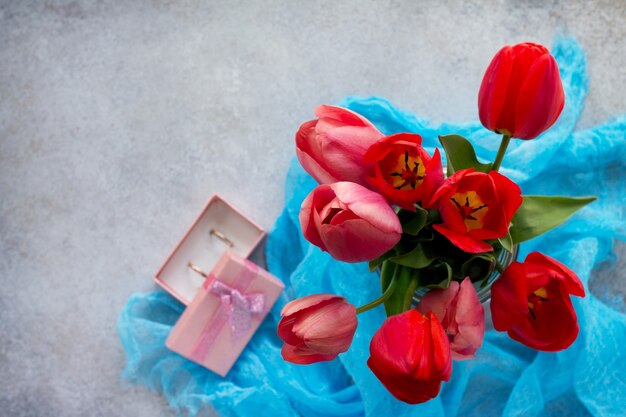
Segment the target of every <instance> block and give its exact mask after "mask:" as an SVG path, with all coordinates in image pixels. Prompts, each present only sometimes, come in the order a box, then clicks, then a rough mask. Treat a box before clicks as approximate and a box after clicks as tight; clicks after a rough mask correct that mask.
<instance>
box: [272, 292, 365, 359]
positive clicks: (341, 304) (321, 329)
mask: <svg viewBox="0 0 626 417" xmlns="http://www.w3.org/2000/svg"><path fill="white" fill-rule="evenodd" d="M280 314H281V316H283V318H282V319H281V320H280V323H278V336H279V337H280V338H281V339H282V340H283V341H284V342H285V344H284V345H283V348H282V351H281V353H282V356H283V359H285V360H286V361H287V362H292V363H298V364H303V365H304V364H310V363H314V362H321V361H330V360H333V359H335V358H336V357H337V355H338V354H339V353H341V352H345V351H346V350H348V348H349V347H350V344H351V343H352V338H353V337H354V332H355V331H356V326H357V319H356V308H355V307H354V306H353V305H352V304H349V303H348V302H347V301H346V299H345V298H343V297H339V296H337V295H333V294H314V295H309V296H307V297H302V298H297V299H295V300H293V301H291V302H290V303H287V305H285V307H284V308H283V310H282V311H281V312H280Z"/></svg>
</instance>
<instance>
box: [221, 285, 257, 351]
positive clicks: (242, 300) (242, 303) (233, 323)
mask: <svg viewBox="0 0 626 417" xmlns="http://www.w3.org/2000/svg"><path fill="white" fill-rule="evenodd" d="M209 291H210V292H211V294H214V295H216V296H218V297H219V298H220V301H221V308H222V309H224V311H225V312H226V314H227V315H228V317H229V321H230V328H231V330H232V332H231V335H232V339H233V340H234V341H235V340H237V339H239V338H240V337H241V336H243V335H244V334H245V333H246V332H247V331H248V329H250V326H251V324H252V316H254V315H261V314H262V313H263V309H264V307H265V296H264V295H263V294H262V293H248V294H245V293H242V292H241V291H239V290H238V289H236V288H234V287H231V286H230V285H228V284H226V283H224V282H223V281H220V280H218V279H214V280H213V282H212V283H211V285H210V286H209Z"/></svg>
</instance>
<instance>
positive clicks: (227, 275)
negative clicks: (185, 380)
mask: <svg viewBox="0 0 626 417" xmlns="http://www.w3.org/2000/svg"><path fill="white" fill-rule="evenodd" d="M264 235H265V231H264V230H263V229H262V228H261V227H260V226H258V225H257V224H256V223H254V222H253V221H252V220H250V219H249V218H248V217H247V216H245V215H244V214H242V213H241V212H240V211H239V210H237V209H236V208H234V207H233V206H232V205H230V204H229V203H227V202H226V201H225V200H223V199H222V198H221V197H219V196H217V195H214V196H213V197H211V198H210V199H209V201H208V203H207V205H206V206H205V207H204V209H203V210H202V212H201V213H200V215H199V216H198V217H197V219H196V220H195V221H194V223H193V224H192V226H191V228H190V229H189V230H188V231H187V233H186V234H185V235H184V236H183V238H182V239H181V240H180V242H179V243H178V244H177V245H176V247H175V248H174V250H173V251H172V253H171V254H170V255H169V256H168V258H167V259H166V261H165V262H164V264H163V266H161V268H160V269H159V271H158V272H157V274H156V276H155V280H156V282H157V284H159V285H160V286H161V287H163V288H164V289H165V290H166V291H168V292H169V293H170V294H172V295H173V296H174V297H176V298H177V299H178V300H180V301H181V302H182V303H183V304H185V305H187V308H186V309H185V311H184V312H183V314H182V316H181V317H180V319H179V320H178V322H177V323H176V325H175V326H174V328H173V329H172V332H171V333H170V335H169V337H168V339H167V342H166V345H167V347H168V348H169V349H171V350H173V351H175V352H177V353H179V354H181V355H182V356H184V357H186V358H188V359H190V360H193V361H194V362H196V363H199V364H201V365H203V366H205V367H207V368H208V369H211V370H212V371H214V372H216V373H218V374H219V375H222V376H225V375H226V373H228V371H229V370H230V368H231V367H232V365H233V364H234V363H235V361H236V360H237V358H238V357H239V355H240V353H241V352H242V351H243V349H244V348H245V346H246V344H247V343H248V341H249V340H250V338H251V337H252V336H253V335H254V332H255V331H256V330H257V328H258V327H259V325H260V324H261V322H262V321H263V319H264V318H265V316H266V315H267V313H268V312H269V310H270V309H271V308H272V306H273V305H274V303H275V302H276V300H277V299H278V297H279V295H280V293H281V292H282V290H283V289H284V285H283V283H282V282H281V281H280V280H279V279H277V278H276V277H274V276H273V275H272V274H270V273H269V272H267V271H266V270H264V269H263V268H261V267H259V266H257V265H255V264H253V263H252V262H250V261H249V260H247V259H246V258H247V257H248V256H249V255H250V254H251V253H252V251H253V250H254V249H255V248H256V247H257V246H258V244H259V243H260V242H261V240H262V238H263V237H264ZM190 262H191V263H192V264H193V265H194V267H195V268H196V269H197V270H199V271H200V273H199V272H198V271H196V270H194V269H192V268H191V267H190Z"/></svg>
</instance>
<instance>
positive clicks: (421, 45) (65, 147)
mask: <svg viewBox="0 0 626 417" xmlns="http://www.w3.org/2000/svg"><path fill="white" fill-rule="evenodd" d="M625 8H626V6H625V3H624V1H617V0H615V1H584V2H582V1H581V2H573V1H550V0H545V1H537V0H528V1H513V0H509V1H504V0H503V1H493V2H480V1H432V2H430V1H429V2H418V1H372V2H365V1H351V2H339V1H326V2H306V3H305V2H296V1H285V2H280V1H269V2H254V3H253V2H240V1H219V2H218V1H198V2H192V1H185V2H175V1H165V0H163V1H152V2H149V1H135V2H116V1H108V0H104V1H93V2H92V1H84V2H82V1H59V2H55V1H49V0H45V1H23V0H16V1H6V0H3V1H0V233H1V234H0V253H1V255H0V280H1V281H0V285H1V288H2V289H1V290H0V416H2V417H4V416H28V417H37V416H52V415H54V416H58V417H61V416H107V417H110V416H137V417H141V416H150V417H154V416H167V415H170V411H169V410H168V408H167V405H166V403H165V402H164V400H163V399H162V398H161V397H160V396H159V395H157V394H154V393H151V392H149V391H147V390H145V389H143V388H140V387H139V388H138V387H129V386H127V385H125V384H124V383H122V382H121V380H120V372H121V370H122V367H123V364H124V357H123V351H122V348H121V346H120V344H119V341H118V338H117V334H116V332H115V324H116V320H117V317H118V314H119V312H120V310H121V308H122V306H123V305H124V304H125V302H126V300H127V298H128V296H129V295H130V294H131V293H132V292H135V291H147V290H150V289H152V288H153V284H152V281H151V277H152V275H153V273H154V272H155V270H156V268H157V267H158V266H159V264H160V263H161V261H162V260H163V258H164V256H165V255H166V254H167V253H168V251H169V250H170V248H171V247H172V245H173V244H174V243H175V241H176V240H177V239H178V237H179V236H180V235H181V234H182V233H183V231H184V230H185V229H186V228H187V226H188V225H189V223H190V222H191V220H192V219H193V218H194V216H195V215H196V213H197V212H198V210H199V209H200V208H201V207H202V205H203V204H204V202H205V201H206V199H207V198H208V197H209V195H210V194H212V193H216V192H217V193H221V194H222V195H223V196H224V197H226V198H227V199H229V200H230V201H232V202H233V203H235V204H236V205H238V206H239V207H241V208H243V209H244V210H246V211H247V212H248V213H249V214H250V215H251V216H252V217H253V218H255V219H256V220H257V221H258V222H259V223H260V224H261V225H263V226H265V227H267V228H269V227H271V225H272V223H273V222H274V220H275V218H276V216H277V215H278V213H279V210H280V207H281V201H282V195H283V191H282V187H283V175H284V173H285V171H286V169H287V166H288V163H289V160H290V159H291V157H292V156H293V153H294V152H293V142H292V140H293V134H294V132H295V130H296V128H297V127H298V125H299V123H300V122H302V121H304V120H307V119H309V118H310V117H311V112H312V109H313V108H314V106H315V105H317V104H319V103H333V102H337V101H339V100H340V99H341V98H342V97H344V96H346V95H352V94H357V95H371V94H377V95H382V96H386V97H388V98H389V99H390V100H392V101H393V102H394V103H396V104H397V105H399V106H401V107H403V108H405V109H409V110H411V111H413V112H415V113H417V114H420V115H423V116H425V117H430V118H433V119H434V120H436V121H441V120H452V121H465V120H469V119H474V118H476V117H477V110H476V105H475V103H476V93H477V90H478V86H479V82H480V79H481V77H482V73H483V71H484V69H485V67H486V65H487V63H488V62H489V60H490V58H491V56H492V55H493V54H494V53H495V51H496V50H497V49H498V48H499V47H500V46H501V45H503V44H505V43H514V42H518V41H523V40H534V41H538V42H541V43H544V44H550V43H551V40H552V38H553V35H554V34H555V33H556V32H561V33H567V34H571V35H575V36H576V37H577V38H578V39H579V41H580V42H581V43H582V45H583V46H584V48H585V50H586V51H587V56H588V60H589V73H590V76H591V84H590V87H591V88H590V94H589V98H588V100H587V106H586V108H585V111H584V113H583V116H582V119H581V121H580V127H582V128H584V127H589V126H592V125H594V124H596V123H601V122H603V121H604V120H605V119H606V118H607V117H609V116H611V115H614V114H617V113H624V112H626V102H625V101H624V98H623V93H624V91H626V76H625V75H626V74H625V68H626V56H625V53H624V52H625V51H626V26H625V25H624V21H625V19H626V10H625ZM620 250H621V253H622V255H623V254H624V253H625V251H624V246H621V249H620ZM607 276H608V273H607ZM612 276H614V274H612ZM618 278H620V279H622V278H624V274H623V273H621V274H620V275H618ZM616 288H617V289H618V290H623V288H624V286H623V285H621V284H619V285H617V287H616Z"/></svg>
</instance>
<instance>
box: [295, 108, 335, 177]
mask: <svg viewBox="0 0 626 417" xmlns="http://www.w3.org/2000/svg"><path fill="white" fill-rule="evenodd" d="M316 124H317V120H309V121H308V122H305V123H303V124H302V126H300V128H299V129H298V132H297V133H296V156H297V157H298V161H300V164H301V165H302V167H303V168H304V170H305V171H306V172H308V173H309V174H310V175H311V176H312V177H313V178H314V179H315V180H316V181H317V182H318V183H320V184H327V183H331V182H336V181H337V179H336V178H335V177H334V176H333V175H332V174H331V173H330V172H329V171H328V170H327V169H326V167H324V166H323V165H322V164H321V163H320V162H318V161H322V160H323V155H322V149H321V147H320V146H319V145H320V144H319V142H318V140H317V138H316V133H315V126H316Z"/></svg>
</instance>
